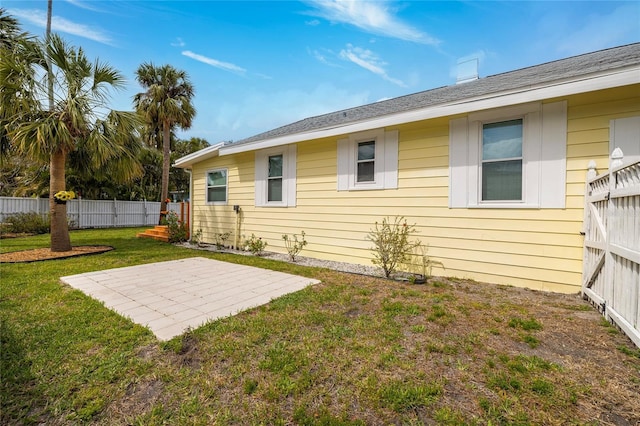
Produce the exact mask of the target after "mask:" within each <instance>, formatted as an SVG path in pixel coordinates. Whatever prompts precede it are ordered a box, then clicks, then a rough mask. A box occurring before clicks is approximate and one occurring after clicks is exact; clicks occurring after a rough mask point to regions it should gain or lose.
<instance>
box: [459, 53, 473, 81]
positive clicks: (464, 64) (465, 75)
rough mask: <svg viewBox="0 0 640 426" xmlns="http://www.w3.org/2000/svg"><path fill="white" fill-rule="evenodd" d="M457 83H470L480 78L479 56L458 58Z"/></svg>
mask: <svg viewBox="0 0 640 426" xmlns="http://www.w3.org/2000/svg"><path fill="white" fill-rule="evenodd" d="M457 70H458V72H457V77H456V84H461V83H468V82H470V81H474V80H477V79H478V58H471V59H468V58H464V59H459V60H458V66H457Z"/></svg>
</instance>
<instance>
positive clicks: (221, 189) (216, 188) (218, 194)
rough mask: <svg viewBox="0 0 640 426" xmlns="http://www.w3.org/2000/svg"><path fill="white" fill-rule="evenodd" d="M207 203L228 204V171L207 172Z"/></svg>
mask: <svg viewBox="0 0 640 426" xmlns="http://www.w3.org/2000/svg"><path fill="white" fill-rule="evenodd" d="M206 179H207V203H211V204H226V203H227V169H218V170H212V171H209V172H207V177H206Z"/></svg>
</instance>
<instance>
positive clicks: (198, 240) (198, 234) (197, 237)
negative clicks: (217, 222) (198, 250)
mask: <svg viewBox="0 0 640 426" xmlns="http://www.w3.org/2000/svg"><path fill="white" fill-rule="evenodd" d="M191 242H192V243H195V244H196V245H197V246H198V247H202V245H203V243H202V228H198V229H197V230H196V231H195V232H194V233H193V235H192V236H191Z"/></svg>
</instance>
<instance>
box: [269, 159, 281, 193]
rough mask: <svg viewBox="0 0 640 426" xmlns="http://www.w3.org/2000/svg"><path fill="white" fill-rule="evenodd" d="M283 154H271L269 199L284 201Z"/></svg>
mask: <svg viewBox="0 0 640 426" xmlns="http://www.w3.org/2000/svg"><path fill="white" fill-rule="evenodd" d="M282 166H283V157H282V154H279V155H271V156H269V173H268V177H267V201H282V178H283V175H282Z"/></svg>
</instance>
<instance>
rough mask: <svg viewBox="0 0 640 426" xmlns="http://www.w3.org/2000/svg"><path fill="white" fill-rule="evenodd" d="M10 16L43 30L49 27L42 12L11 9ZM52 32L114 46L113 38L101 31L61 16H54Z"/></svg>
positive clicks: (45, 15)
mask: <svg viewBox="0 0 640 426" xmlns="http://www.w3.org/2000/svg"><path fill="white" fill-rule="evenodd" d="M9 14H10V15H13V16H15V17H16V18H19V19H23V20H25V21H27V22H30V23H32V24H34V25H37V26H38V27H41V28H46V26H47V13H46V12H44V11H42V10H35V9H11V10H9ZM51 30H52V31H53V32H59V33H66V34H71V35H75V36H78V37H82V38H87V39H89V40H93V41H97V42H99V43H103V44H108V45H113V41H112V40H111V38H110V37H109V36H108V35H106V34H105V33H104V32H102V31H101V30H100V29H96V28H91V27H89V26H87V25H84V24H78V23H76V22H72V21H69V20H67V19H65V18H61V17H60V16H55V15H54V16H52V17H51Z"/></svg>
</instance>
